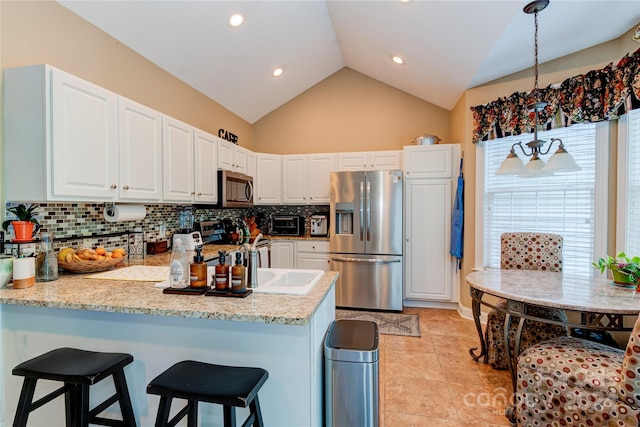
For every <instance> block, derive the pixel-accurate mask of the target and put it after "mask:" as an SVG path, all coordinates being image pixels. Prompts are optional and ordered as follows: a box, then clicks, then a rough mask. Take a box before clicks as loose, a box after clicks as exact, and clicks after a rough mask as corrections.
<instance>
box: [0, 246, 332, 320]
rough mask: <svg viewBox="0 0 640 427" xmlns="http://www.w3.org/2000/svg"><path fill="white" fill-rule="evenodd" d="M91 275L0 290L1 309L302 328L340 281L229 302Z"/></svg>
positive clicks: (158, 261) (151, 261)
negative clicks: (62, 310)
mask: <svg viewBox="0 0 640 427" xmlns="http://www.w3.org/2000/svg"><path fill="white" fill-rule="evenodd" d="M223 246H224V247H227V246H229V247H230V248H235V249H237V248H238V246H235V245H205V251H204V255H205V258H206V257H207V254H208V255H209V256H211V255H212V254H213V253H215V255H216V256H217V251H218V250H219V248H220V247H223ZM210 247H213V249H210ZM169 259H170V253H164V254H159V255H148V256H147V257H146V258H144V259H143V260H133V259H128V260H126V261H125V262H124V263H123V264H122V265H120V266H119V267H125V266H127V265H148V266H167V265H168V264H169ZM91 274H92V273H84V274H73V273H66V272H63V271H61V272H60V276H59V278H58V280H56V281H52V282H41V283H36V284H35V285H34V286H32V287H31V288H27V289H16V290H14V289H12V288H5V289H0V304H14V305H25V306H36V307H52V308H65V309H72V310H87V311H103V312H112V313H131V314H145V315H152V316H175V317H190V318H201V319H212V320H230V321H240V322H257V323H278V324H285V325H306V324H307V323H308V322H309V319H310V318H311V317H312V316H313V314H314V313H315V311H316V309H317V307H318V306H319V304H320V302H321V301H322V300H323V298H324V297H325V295H326V294H327V293H328V292H329V290H330V289H331V287H332V286H333V285H334V284H335V281H336V279H337V277H338V273H337V272H333V271H329V272H326V273H325V274H324V276H323V277H322V278H321V279H320V281H319V282H318V283H317V284H316V285H315V286H314V287H313V289H311V291H310V292H309V293H308V294H306V295H279V294H264V293H259V294H257V293H253V294H251V295H249V296H247V297H246V298H231V297H212V296H204V295H197V296H195V295H174V294H163V293H162V289H160V288H157V287H155V286H154V285H155V283H153V282H139V281H124V280H100V279H91V278H87V276H90V275H91Z"/></svg>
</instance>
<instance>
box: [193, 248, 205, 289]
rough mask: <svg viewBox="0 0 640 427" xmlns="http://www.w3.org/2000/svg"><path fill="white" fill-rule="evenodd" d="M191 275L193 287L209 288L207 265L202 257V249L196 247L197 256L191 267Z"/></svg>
mask: <svg viewBox="0 0 640 427" xmlns="http://www.w3.org/2000/svg"><path fill="white" fill-rule="evenodd" d="M189 271H190V273H191V287H192V288H204V287H206V286H207V263H206V262H204V257H203V256H202V248H201V247H200V246H197V247H196V255H195V256H194V257H193V263H192V264H191V265H190V266H189Z"/></svg>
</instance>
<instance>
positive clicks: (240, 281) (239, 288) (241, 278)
mask: <svg viewBox="0 0 640 427" xmlns="http://www.w3.org/2000/svg"><path fill="white" fill-rule="evenodd" d="M246 290H247V286H246V282H245V270H244V265H242V253H240V252H237V253H236V265H234V266H233V268H231V292H233V293H234V294H242V293H244V292H246Z"/></svg>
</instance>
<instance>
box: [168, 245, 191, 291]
mask: <svg viewBox="0 0 640 427" xmlns="http://www.w3.org/2000/svg"><path fill="white" fill-rule="evenodd" d="M169 286H170V287H172V288H186V287H187V286H189V262H188V261H187V249H186V248H185V247H184V244H183V243H182V239H180V238H178V239H176V241H175V244H174V245H173V248H171V263H170V264H169Z"/></svg>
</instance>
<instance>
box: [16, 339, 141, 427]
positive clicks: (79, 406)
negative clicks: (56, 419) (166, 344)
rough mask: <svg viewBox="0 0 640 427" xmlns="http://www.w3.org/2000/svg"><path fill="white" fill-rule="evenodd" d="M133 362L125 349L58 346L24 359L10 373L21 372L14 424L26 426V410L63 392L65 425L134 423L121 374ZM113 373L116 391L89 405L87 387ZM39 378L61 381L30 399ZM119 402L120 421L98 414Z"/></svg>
mask: <svg viewBox="0 0 640 427" xmlns="http://www.w3.org/2000/svg"><path fill="white" fill-rule="evenodd" d="M131 362H133V356H131V355H130V354H127V353H103V352H93V351H86V350H78V349H75V348H59V349H56V350H52V351H50V352H48V353H45V354H43V355H40V356H38V357H35V358H33V359H30V360H27V361H25V362H23V363H21V364H19V365H18V366H16V367H15V368H13V371H12V373H13V375H18V376H23V377H24V381H23V383H22V390H21V392H20V398H19V400H18V408H17V409H16V416H15V419H14V421H13V426H14V427H25V426H26V425H27V420H28V418H29V414H30V413H31V412H33V411H35V410H36V409H38V408H40V407H42V406H43V405H45V404H47V403H49V402H50V401H52V400H53V399H55V398H57V397H59V396H61V395H62V394H64V399H65V419H66V427H84V426H88V425H89V424H99V425H105V426H124V427H135V426H136V421H135V416H134V414H133V406H132V405H131V398H130V396H129V390H128V388H127V381H126V378H125V375H124V367H125V366H126V365H128V364H130V363H131ZM107 377H113V382H114V385H115V389H116V392H115V394H113V395H112V396H111V397H109V398H107V399H106V400H105V401H104V402H102V403H100V404H99V405H97V406H96V407H95V408H93V409H89V388H90V386H91V385H93V384H96V383H98V382H100V381H102V380H103V379H105V378H107ZM39 379H45V380H51V381H60V382H62V383H64V385H63V386H62V387H60V388H58V389H56V390H55V391H53V392H51V393H49V394H47V395H45V396H43V397H41V398H40V399H38V400H36V401H35V402H34V401H33V396H34V393H35V389H36V383H37V382H38V380H39ZM116 402H118V403H119V405H120V411H121V413H122V419H123V420H122V421H120V420H113V419H108V418H104V417H100V416H99V414H101V413H102V412H103V411H104V410H105V409H107V408H109V407H110V406H111V405H113V404H114V403H116Z"/></svg>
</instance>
